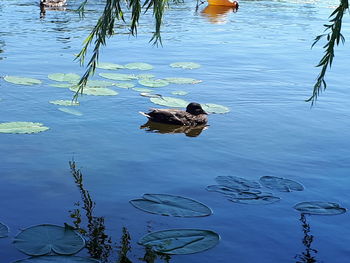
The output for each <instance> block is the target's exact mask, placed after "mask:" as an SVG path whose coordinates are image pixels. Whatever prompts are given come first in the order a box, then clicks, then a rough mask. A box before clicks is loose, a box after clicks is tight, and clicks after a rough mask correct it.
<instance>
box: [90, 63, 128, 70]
mask: <svg viewBox="0 0 350 263" xmlns="http://www.w3.org/2000/svg"><path fill="white" fill-rule="evenodd" d="M96 68H100V69H108V70H116V69H123V68H124V66H123V65H119V64H114V63H108V62H99V63H98V64H97V66H96Z"/></svg>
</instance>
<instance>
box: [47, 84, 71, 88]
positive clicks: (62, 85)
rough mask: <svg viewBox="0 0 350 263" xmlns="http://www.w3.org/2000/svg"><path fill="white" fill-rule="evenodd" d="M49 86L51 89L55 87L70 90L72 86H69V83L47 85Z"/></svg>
mask: <svg viewBox="0 0 350 263" xmlns="http://www.w3.org/2000/svg"><path fill="white" fill-rule="evenodd" d="M49 86H51V87H55V88H68V89H69V88H71V87H72V86H73V84H69V83H53V84H49Z"/></svg>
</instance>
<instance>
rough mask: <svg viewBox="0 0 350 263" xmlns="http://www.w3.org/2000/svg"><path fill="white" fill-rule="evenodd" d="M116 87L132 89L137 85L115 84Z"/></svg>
mask: <svg viewBox="0 0 350 263" xmlns="http://www.w3.org/2000/svg"><path fill="white" fill-rule="evenodd" d="M114 86H116V87H117V88H121V89H131V88H133V87H135V84H134V83H128V82H118V83H114Z"/></svg>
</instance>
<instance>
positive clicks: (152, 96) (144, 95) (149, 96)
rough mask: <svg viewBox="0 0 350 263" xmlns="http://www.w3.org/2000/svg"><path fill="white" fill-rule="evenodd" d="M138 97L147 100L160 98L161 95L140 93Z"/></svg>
mask: <svg viewBox="0 0 350 263" xmlns="http://www.w3.org/2000/svg"><path fill="white" fill-rule="evenodd" d="M140 95H141V96H142V97H147V98H162V95H160V94H155V93H149V92H141V93H140Z"/></svg>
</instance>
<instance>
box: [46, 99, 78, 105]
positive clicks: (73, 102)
mask: <svg viewBox="0 0 350 263" xmlns="http://www.w3.org/2000/svg"><path fill="white" fill-rule="evenodd" d="M49 103H51V104H55V105H60V106H79V104H80V103H79V102H78V101H72V100H51V101H49Z"/></svg>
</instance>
